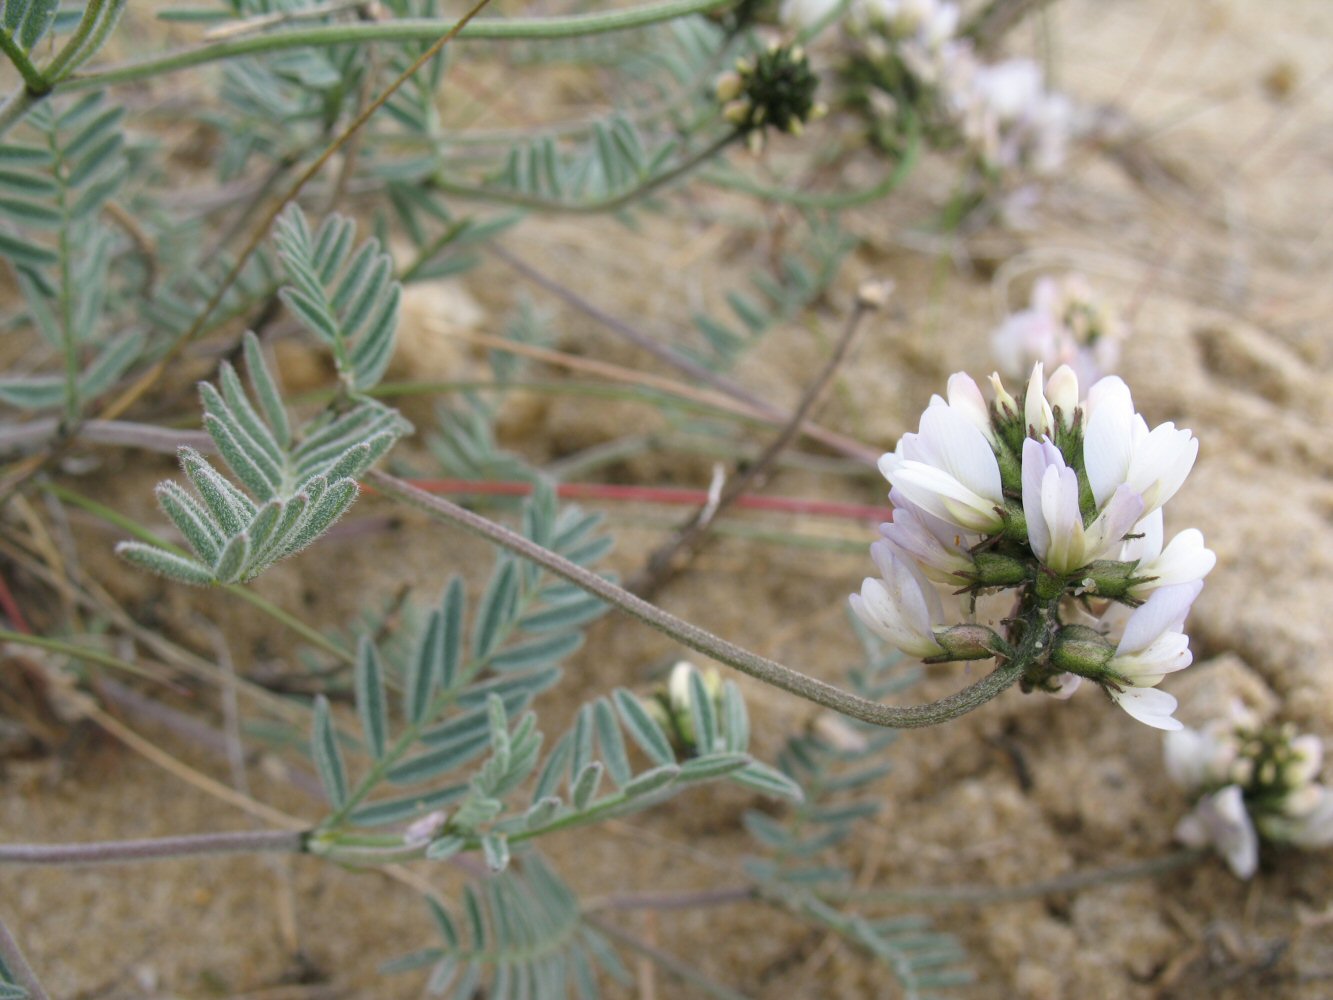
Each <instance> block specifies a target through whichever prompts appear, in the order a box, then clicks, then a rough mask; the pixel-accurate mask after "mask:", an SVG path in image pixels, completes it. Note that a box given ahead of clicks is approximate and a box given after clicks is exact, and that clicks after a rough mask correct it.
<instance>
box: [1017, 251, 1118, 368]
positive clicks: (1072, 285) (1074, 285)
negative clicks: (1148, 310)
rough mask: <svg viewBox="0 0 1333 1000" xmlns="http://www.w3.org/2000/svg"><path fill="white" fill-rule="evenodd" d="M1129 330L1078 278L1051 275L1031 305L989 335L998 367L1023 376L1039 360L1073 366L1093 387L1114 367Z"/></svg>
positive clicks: (1040, 282) (1037, 287) (1041, 283)
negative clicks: (1093, 384) (1121, 344)
mask: <svg viewBox="0 0 1333 1000" xmlns="http://www.w3.org/2000/svg"><path fill="white" fill-rule="evenodd" d="M1125 333H1126V327H1125V324H1124V322H1123V321H1122V320H1121V319H1120V318H1119V317H1118V316H1117V315H1116V314H1115V312H1114V311H1113V310H1112V309H1111V308H1110V307H1109V306H1108V305H1107V304H1106V302H1105V301H1103V300H1102V299H1101V298H1099V297H1098V296H1097V295H1096V294H1095V293H1094V292H1093V290H1092V287H1091V286H1090V285H1089V284H1088V282H1087V280H1086V279H1085V278H1084V277H1083V276H1082V275H1080V274H1067V275H1064V276H1062V277H1059V278H1057V277H1053V276H1050V275H1046V276H1043V277H1042V278H1040V279H1038V280H1037V282H1036V283H1035V284H1034V285H1033V286H1032V296H1031V298H1030V300H1029V304H1028V307H1027V308H1026V309H1023V310H1020V311H1018V312H1015V313H1012V314H1010V315H1009V316H1008V317H1007V318H1006V319H1005V320H1004V322H1003V323H1002V324H1001V325H1000V326H999V327H997V328H996V329H995V330H994V331H993V332H992V333H991V354H992V356H993V357H994V359H995V363H996V366H997V367H998V368H999V369H1000V371H1001V372H1003V373H1004V374H1005V375H1007V376H1009V377H1010V378H1019V377H1021V376H1022V374H1023V373H1024V372H1027V371H1029V370H1030V369H1031V368H1032V364H1033V363H1034V362H1036V361H1042V362H1045V363H1046V364H1048V365H1057V364H1058V365H1069V366H1070V368H1072V369H1073V371H1074V372H1075V374H1076V375H1077V376H1078V378H1079V380H1080V381H1082V382H1084V383H1085V384H1088V385H1091V384H1092V383H1093V382H1095V381H1097V380H1098V379H1099V378H1101V377H1102V376H1104V375H1106V374H1108V373H1110V371H1111V370H1112V369H1114V368H1115V366H1116V363H1117V362H1118V360H1119V357H1120V343H1121V341H1122V340H1124V338H1125Z"/></svg>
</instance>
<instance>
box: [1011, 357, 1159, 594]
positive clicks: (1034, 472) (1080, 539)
mask: <svg viewBox="0 0 1333 1000" xmlns="http://www.w3.org/2000/svg"><path fill="white" fill-rule="evenodd" d="M1037 367H1038V368H1040V367H1041V366H1040V365H1038V366H1037ZM1028 395H1029V396H1031V395H1032V389H1031V388H1029V389H1028ZM1142 512H1143V498H1142V497H1140V496H1139V495H1138V494H1137V493H1135V492H1134V491H1133V490H1132V489H1130V488H1129V487H1128V486H1125V485H1121V486H1120V487H1118V488H1117V489H1116V491H1115V493H1113V494H1112V495H1111V500H1110V502H1109V503H1107V504H1106V506H1105V508H1104V509H1103V510H1101V511H1099V512H1098V514H1097V516H1096V518H1094V519H1093V522H1092V523H1091V524H1090V525H1088V526H1087V528H1084V526H1083V514H1082V511H1081V509H1080V507H1079V485H1078V474H1077V473H1076V472H1075V471H1074V470H1073V469H1071V468H1069V466H1067V465H1066V464H1065V460H1064V456H1062V455H1061V454H1060V450H1059V449H1058V448H1056V447H1055V445H1053V444H1051V442H1050V441H1041V442H1038V441H1034V440H1033V439H1032V438H1028V439H1027V440H1025V441H1024V442H1023V516H1024V518H1026V520H1027V528H1028V543H1029V544H1030V545H1031V546H1032V551H1033V552H1035V553H1036V555H1037V558H1038V559H1040V560H1041V561H1042V562H1043V563H1044V564H1045V565H1047V566H1049V567H1050V568H1051V569H1053V570H1054V571H1055V572H1057V573H1062V574H1065V573H1072V572H1073V571H1074V570H1076V569H1078V568H1080V567H1082V566H1086V565H1087V564H1088V563H1090V562H1092V561H1093V560H1094V559H1100V558H1101V557H1102V556H1103V555H1105V554H1106V553H1107V552H1108V551H1109V550H1110V549H1111V548H1113V547H1115V546H1116V545H1118V544H1120V541H1121V539H1122V538H1124V536H1125V533H1126V532H1128V531H1129V530H1130V529H1131V528H1132V527H1133V525H1134V523H1135V522H1136V521H1137V520H1138V519H1139V515H1140V514H1141V513H1142Z"/></svg>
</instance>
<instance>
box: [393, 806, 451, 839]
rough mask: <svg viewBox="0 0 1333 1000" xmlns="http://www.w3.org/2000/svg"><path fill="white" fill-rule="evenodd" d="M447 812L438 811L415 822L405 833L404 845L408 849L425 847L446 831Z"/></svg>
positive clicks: (429, 813)
mask: <svg viewBox="0 0 1333 1000" xmlns="http://www.w3.org/2000/svg"><path fill="white" fill-rule="evenodd" d="M444 820H445V812H444V810H443V809H436V810H435V811H434V812H428V813H426V815H425V816H422V817H421V818H420V819H418V820H413V821H412V822H411V823H409V824H408V826H407V829H406V830H404V831H403V843H404V844H405V845H406V846H408V847H424V846H425V845H427V844H429V843H430V842H431V841H432V840H434V839H435V838H436V837H438V836H439V835H440V833H441V832H442V831H443V830H444Z"/></svg>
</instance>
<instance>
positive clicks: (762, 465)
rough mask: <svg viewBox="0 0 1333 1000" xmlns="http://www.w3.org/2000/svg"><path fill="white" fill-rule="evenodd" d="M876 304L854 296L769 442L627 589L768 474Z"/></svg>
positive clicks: (657, 582)
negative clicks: (834, 338)
mask: <svg viewBox="0 0 1333 1000" xmlns="http://www.w3.org/2000/svg"><path fill="white" fill-rule="evenodd" d="M878 305H879V303H877V302H873V301H872V300H871V298H870V297H869V296H858V297H857V301H856V307H855V308H854V309H853V310H852V314H851V316H849V317H848V319H847V322H846V324H845V325H844V327H843V331H842V336H841V337H839V338H838V342H837V343H836V344H835V345H834V347H833V353H832V354H830V355H829V358H828V360H827V361H826V362H825V363H824V367H823V369H821V371H820V372H819V374H818V375H817V376H816V377H815V379H814V381H813V382H811V383H810V385H809V386H807V387H806V390H805V392H804V393H803V394H802V396H801V401H800V403H798V404H797V406H796V409H795V410H794V411H792V415H791V417H790V418H788V420H787V423H786V424H785V425H784V426H783V427H782V429H781V430H780V431H779V432H778V434H777V436H776V437H775V438H774V439H773V440H772V441H771V442H769V444H768V447H766V448H765V449H764V450H763V452H761V453H760V455H759V457H758V458H756V459H755V460H754V461H753V462H752V463H750V464H749V466H748V467H747V468H746V469H745V471H744V472H742V473H741V474H740V475H737V476H733V477H732V478H731V480H730V482H728V483H727V486H726V488H725V489H724V490H723V491H722V493H721V495H720V496H719V497H718V499H717V502H716V503H706V504H704V505H703V506H702V507H700V508H699V510H698V512H697V513H696V514H695V516H694V517H693V518H691V519H690V520H689V521H688V522H686V523H685V524H684V525H683V526H682V527H681V528H680V530H679V531H677V532H676V534H675V535H674V536H673V537H672V538H670V539H669V540H668V541H667V542H666V543H665V544H664V545H662V546H661V547H660V548H658V549H657V550H656V551H655V552H653V554H652V555H651V556H650V557H649V558H648V563H647V565H646V566H644V568H643V569H642V570H641V571H640V573H639V574H638V576H636V577H635V578H634V579H632V580H630V582H629V584H628V587H627V589H629V590H630V591H632V592H634V593H636V594H638V595H640V596H641V597H652V595H653V594H654V593H656V592H657V590H658V589H660V588H661V586H662V585H663V584H665V583H666V582H667V581H668V580H670V579H671V577H672V576H673V575H674V574H675V573H676V572H677V571H678V569H677V567H678V565H679V563H678V561H677V557H678V556H686V557H688V556H689V555H691V554H692V553H693V552H694V551H695V550H696V549H697V548H699V546H701V545H702V544H703V542H704V540H705V538H706V537H707V533H708V529H709V528H711V527H712V525H713V522H715V521H716V520H717V519H718V518H719V517H721V516H722V514H724V513H725V512H726V511H727V510H728V508H730V507H731V506H732V505H733V504H735V503H736V501H738V500H739V499H740V498H741V497H742V496H744V495H745V494H746V493H748V492H750V490H751V489H752V488H753V487H756V486H758V485H760V484H761V483H762V482H763V481H764V480H766V479H767V478H768V476H769V474H770V472H771V471H772V468H773V465H774V463H775V462H777V460H778V456H779V455H781V454H782V452H783V451H784V450H785V449H786V447H787V446H788V445H789V444H791V443H792V441H793V440H795V439H796V436H797V435H798V434H799V433H800V431H801V428H802V427H803V426H804V425H805V419H806V417H808V416H809V415H810V411H811V410H813V409H814V406H815V403H816V402H817V401H818V400H819V398H820V397H821V396H822V395H823V394H824V390H825V389H826V388H828V385H829V383H830V382H832V381H833V377H834V376H835V375H836V374H837V371H838V369H839V368H840V367H841V366H842V362H843V361H844V359H846V357H847V352H848V351H850V350H851V347H852V341H853V340H854V339H855V338H856V331H857V330H858V329H859V328H860V326H861V320H862V319H864V318H865V314H866V313H867V312H868V311H870V310H871V309H873V308H877V307H878Z"/></svg>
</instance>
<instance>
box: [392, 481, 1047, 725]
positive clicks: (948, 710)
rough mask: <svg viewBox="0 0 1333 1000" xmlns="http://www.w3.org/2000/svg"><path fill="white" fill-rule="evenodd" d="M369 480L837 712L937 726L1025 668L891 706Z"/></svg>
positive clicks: (422, 497)
mask: <svg viewBox="0 0 1333 1000" xmlns="http://www.w3.org/2000/svg"><path fill="white" fill-rule="evenodd" d="M367 480H368V481H369V482H370V483H371V484H372V485H373V486H374V487H375V488H376V489H377V490H379V491H380V492H382V493H384V494H386V495H387V496H391V497H393V498H394V499H396V500H400V501H402V502H403V503H406V504H409V505H410V506H413V507H416V508H417V509H419V510H423V511H425V512H427V513H429V514H432V515H434V516H435V517H438V518H441V519H443V520H447V521H451V522H453V523H454V524H457V525H458V526H459V527H462V528H464V529H466V530H467V531H470V532H472V533H473V534H476V535H480V536H481V537H482V538H485V539H487V540H489V541H491V542H494V543H495V544H496V545H499V546H501V547H502V548H505V549H508V550H509V551H510V552H513V553H514V554H515V555H518V556H521V557H522V558H524V559H528V560H530V561H532V562H535V563H537V564H538V565H539V566H542V567H544V568H545V569H547V570H549V571H550V572H552V573H554V574H555V575H556V576H559V577H561V578H563V579H565V580H568V581H569V582H570V583H572V584H574V585H575V586H577V587H579V588H581V589H582V590H585V591H587V592H588V593H590V594H593V595H595V596H597V597H600V598H601V599H602V600H604V601H606V602H607V603H608V604H610V605H612V606H613V607H616V608H619V609H620V610H621V611H623V612H625V613H626V614H628V615H630V616H631V617H633V618H637V619H638V620H639V621H641V622H643V623H644V624H646V625H649V626H651V627H653V628H655V629H657V630H658V631H660V632H663V633H665V634H667V635H669V636H671V637H672V638H673V639H675V640H676V641H677V642H680V643H681V644H682V645H685V646H688V647H689V648H690V649H693V650H696V651H697V652H700V653H703V654H704V655H705V656H708V657H710V658H712V659H714V660H717V661H718V662H720V663H725V664H727V665H728V666H731V667H735V668H736V669H737V670H740V671H741V672H743V673H746V674H749V675H750V676H751V677H755V678H757V679H758V680H761V681H763V682H764V683H766V684H771V685H772V686H774V687H777V688H781V689H782V690H784V691H788V692H790V693H791V694H794V695H796V696H797V697H800V698H804V699H806V700H807V701H811V702H814V703H815V704H817V705H822V706H824V707H825V708H831V709H833V710H834V711H835V712H841V713H842V714H844V715H848V716H851V717H852V718H854V719H860V720H861V721H863V722H869V723H871V724H872V725H876V726H884V727H887V728H890V729H916V728H920V727H922V726H934V725H938V724H940V723H941V722H947V721H949V720H950V719H956V718H958V717H959V716H960V715H965V714H967V713H968V712H971V711H974V710H976V709H978V708H980V707H981V706H982V705H984V704H985V703H986V702H988V701H990V700H992V699H993V698H995V697H996V696H998V695H999V694H1000V693H1001V692H1003V691H1004V690H1005V689H1006V688H1009V687H1010V686H1012V685H1013V684H1014V683H1015V682H1017V681H1018V679H1019V677H1020V676H1021V674H1022V664H1021V662H1020V661H1013V662H1009V663H1004V664H1002V665H1000V666H999V667H997V668H996V669H995V670H994V671H992V672H991V673H990V674H988V675H987V676H986V677H983V678H982V679H981V680H979V681H977V682H976V683H974V684H972V685H970V686H969V687H966V688H964V689H963V690H961V691H959V692H957V693H956V694H953V695H950V696H949V697H947V698H943V699H941V700H939V701H935V702H931V703H929V704H926V705H911V706H907V707H902V708H899V707H893V706H889V705H881V704H879V703H878V702H874V701H870V700H869V699H866V698H862V697H860V696H859V695H855V694H852V693H850V692H848V691H844V690H843V689H841V688H839V687H836V686H834V685H832V684H829V683H827V682H825V681H821V680H819V679H817V678H814V677H810V676H808V675H806V674H803V673H801V672H799V671H797V670H793V669H791V668H790V667H787V666H784V665H783V664H781V663H778V662H776V661H774V660H770V659H768V658H767V657H763V656H759V655H758V654H756V653H752V652H750V651H749V650H747V649H742V648H741V647H740V646H737V645H735V644H734V643H731V642H728V641H727V640H725V639H723V638H721V637H720V636H716V635H714V634H713V633H711V632H708V631H706V630H705V629H701V628H699V627H698V626H697V625H693V624H691V623H689V622H687V621H685V620H683V619H681V618H677V617H676V616H675V615H673V614H671V613H670V612H667V611H663V610H662V609H661V608H659V607H657V606H655V605H653V604H650V603H648V602H647V601H645V600H643V599H642V598H639V597H636V596H635V595H633V594H631V593H630V592H629V591H627V590H625V589H624V588H622V587H619V586H617V585H616V584H614V583H611V582H610V581H608V580H605V579H603V578H602V577H600V576H598V575H597V574H596V573H593V572H592V571H590V570H587V569H584V568H583V567H582V566H579V565H578V564H577V563H574V562H571V561H570V560H568V559H566V558H564V557H563V556H561V555H559V554H557V553H555V552H551V551H550V550H548V549H545V548H543V547H541V546H540V545H537V544H536V543H534V542H532V541H530V540H529V539H527V538H524V537H523V536H522V535H519V534H517V533H516V532H513V531H510V530H509V529H508V528H506V527H504V526H503V525H500V524H496V523H495V522H493V521H489V520H487V519H486V518H484V517H481V516H480V515H478V514H474V513H472V512H471V511H468V510H464V509H463V508H462V507H459V506H458V505H457V504H454V503H450V502H449V501H448V500H445V499H444V498H442V497H437V496H432V495H431V494H429V493H426V492H425V491H423V490H419V489H417V488H416V487H415V486H412V485H411V484H410V483H406V482H404V481H403V480H401V479H397V478H395V477H393V476H390V475H387V474H386V473H383V472H378V471H372V472H370V473H369V474H368V476H367Z"/></svg>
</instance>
